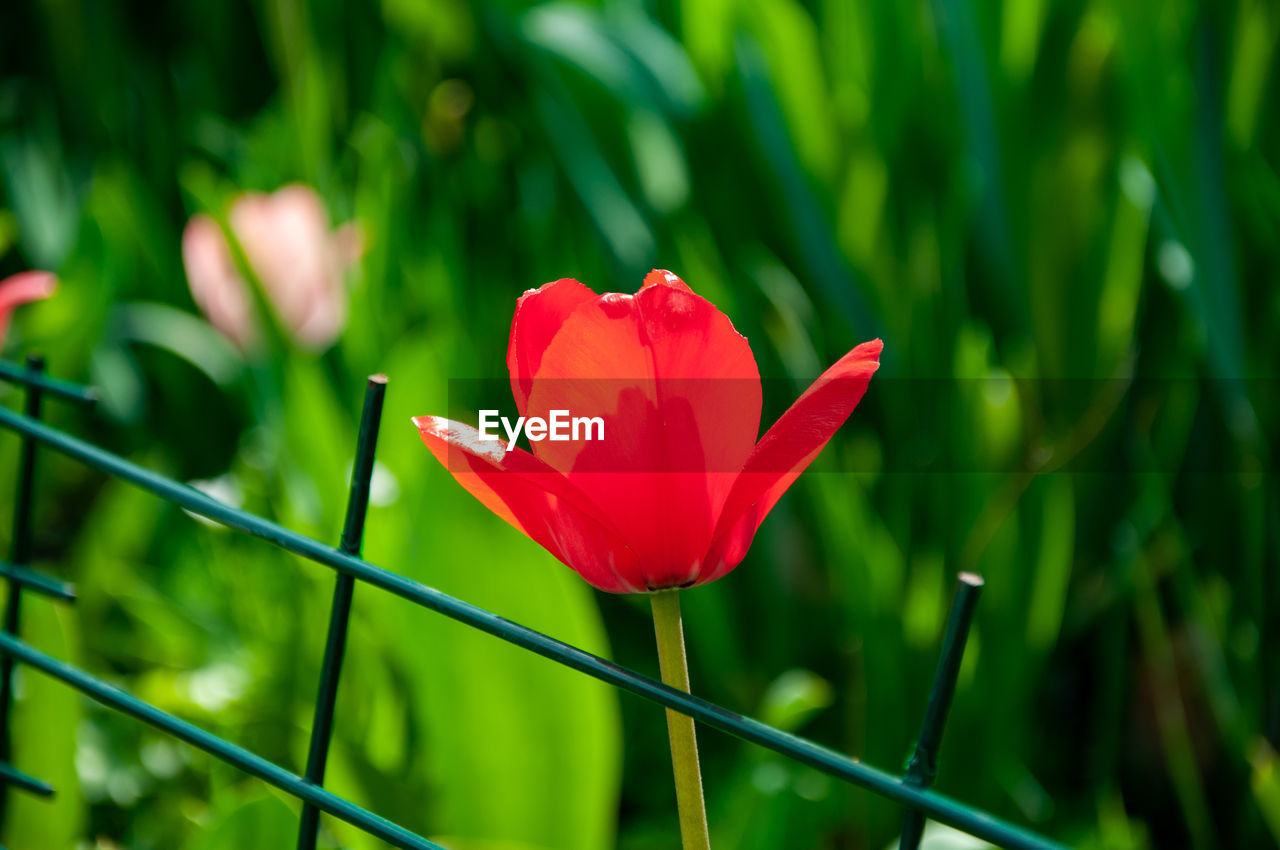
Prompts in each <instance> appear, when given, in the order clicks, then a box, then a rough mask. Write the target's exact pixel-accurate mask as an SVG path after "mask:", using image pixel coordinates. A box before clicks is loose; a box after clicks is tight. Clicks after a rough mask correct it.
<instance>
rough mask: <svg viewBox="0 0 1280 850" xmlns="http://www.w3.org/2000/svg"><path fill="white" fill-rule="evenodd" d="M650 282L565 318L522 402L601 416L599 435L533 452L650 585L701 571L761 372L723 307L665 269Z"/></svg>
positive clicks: (541, 410)
mask: <svg viewBox="0 0 1280 850" xmlns="http://www.w3.org/2000/svg"><path fill="white" fill-rule="evenodd" d="M659 275H661V278H660V279H659V277H658V276H659ZM649 281H650V282H649V284H648V285H646V286H644V287H642V288H641V290H640V291H639V292H638V293H636V294H635V295H620V294H616V293H609V294H606V295H602V296H600V297H599V298H595V299H593V300H591V301H589V302H586V303H584V304H581V305H580V306H578V307H577V309H575V310H574V311H573V313H572V314H571V315H569V317H568V318H567V319H565V320H564V323H563V325H562V326H561V327H560V329H559V332H558V333H556V334H555V335H554V338H553V339H552V341H551V343H550V345H548V346H547V347H546V349H545V351H544V352H543V354H542V358H541V361H540V363H539V367H538V369H537V372H536V379H535V381H534V382H533V385H532V386H531V388H530V395H529V399H528V404H527V411H526V412H527V414H528V415H530V416H541V417H544V418H545V417H547V416H548V414H549V412H550V411H552V410H566V411H569V415H571V416H574V417H579V416H589V417H596V416H598V417H601V418H602V419H603V420H604V439H603V440H597V441H586V440H578V441H569V442H551V441H550V440H543V441H541V442H535V443H533V450H534V453H535V454H537V456H538V457H539V458H541V459H543V460H545V461H546V462H547V463H548V464H550V465H551V466H552V467H554V468H556V469H559V470H561V471H562V472H564V473H565V474H566V475H567V476H568V478H569V480H570V481H571V482H572V483H573V484H574V486H575V487H577V488H578V489H579V490H581V491H582V492H583V493H584V494H585V495H586V496H587V497H588V498H589V499H590V500H591V501H592V502H593V503H594V504H595V505H596V506H597V507H598V508H599V509H600V511H601V512H602V513H603V514H604V515H605V516H607V517H608V518H609V520H610V521H611V523H612V524H613V526H614V527H615V528H617V529H618V530H619V532H621V534H622V537H623V539H624V540H625V541H626V542H627V543H628V544H629V545H630V547H631V548H632V549H633V550H634V551H635V552H636V553H637V555H638V556H639V558H640V564H641V569H642V570H643V572H644V575H645V578H646V581H647V583H648V586H649V587H651V588H657V587H667V586H672V585H679V584H684V583H687V582H688V581H690V580H692V579H693V578H694V577H695V576H696V575H697V574H698V571H699V569H700V566H701V558H702V555H703V554H704V553H705V552H706V551H707V546H708V545H709V544H710V542H711V535H712V532H713V530H714V529H715V526H716V518H717V517H718V516H719V514H720V509H721V506H722V505H723V504H724V501H725V499H726V498H727V496H728V494H729V490H730V488H731V487H732V485H733V481H734V479H735V477H736V473H737V471H738V470H740V469H741V468H742V464H743V463H745V461H746V459H747V457H748V456H749V455H750V453H751V450H752V448H753V447H754V445H755V438H756V435H757V434H758V433H759V427H760V374H759V371H758V370H757V368H756V363H755V358H754V357H753V356H752V354H751V348H750V346H749V345H748V344H747V341H746V339H744V338H743V337H742V336H741V335H740V334H739V333H738V332H737V331H736V330H734V328H733V325H732V324H731V323H730V321H729V319H728V318H727V317H726V316H725V315H724V314H723V313H721V312H720V311H719V310H717V309H716V308H715V307H714V306H713V305H712V304H711V303H709V302H708V301H706V300H705V299H703V298H701V297H699V296H697V295H695V294H694V293H693V292H691V291H690V290H689V288H688V287H687V286H685V285H684V284H683V282H681V281H680V280H679V279H678V278H675V276H674V275H671V276H670V277H668V276H666V275H665V274H662V273H660V272H653V273H651V274H650V276H649Z"/></svg>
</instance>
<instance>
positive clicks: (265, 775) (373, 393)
mask: <svg viewBox="0 0 1280 850" xmlns="http://www.w3.org/2000/svg"><path fill="white" fill-rule="evenodd" d="M0 379H2V380H5V381H8V382H11V383H16V384H19V385H21V386H22V387H24V388H25V400H24V407H23V412H22V413H21V414H19V413H15V412H13V411H11V410H8V409H7V408H2V407H0V426H3V427H4V428H6V429H8V430H10V431H13V432H15V433H16V434H18V435H19V436H20V438H21V440H22V448H21V454H20V456H19V466H18V476H17V479H18V480H17V489H16V494H15V499H14V510H13V516H14V520H13V521H14V525H13V544H12V552H11V553H10V560H9V562H7V563H3V562H0V577H3V578H4V579H5V580H6V581H7V584H8V604H7V606H6V609H5V617H4V622H3V631H2V632H0V826H2V825H3V817H4V801H5V800H6V799H7V796H8V793H9V789H10V788H13V789H15V790H18V791H21V792H23V793H28V794H35V795H38V796H46V797H47V796H51V795H53V794H54V793H55V789H53V788H52V787H50V786H49V785H48V784H47V783H45V782H43V781H41V780H40V779H39V778H37V777H33V776H30V775H28V774H26V773H24V772H23V771H22V770H21V769H20V768H19V767H17V766H16V765H15V764H13V763H12V762H13V761H14V757H13V755H14V754H13V748H12V741H11V740H10V710H11V707H12V704H13V699H14V693H13V688H12V685H13V672H14V667H15V665H16V664H22V665H25V666H27V667H30V668H32V669H34V670H38V671H40V672H41V673H43V674H45V675H48V676H51V677H53V678H54V679H56V680H59V681H61V682H63V683H64V684H66V685H68V686H69V687H71V688H74V689H75V690H78V691H80V692H81V693H83V694H85V695H86V696H88V697H90V698H91V699H93V700H96V701H97V702H99V703H101V704H103V705H104V706H107V707H108V708H110V709H113V710H116V711H119V712H122V713H124V714H127V715H129V716H131V717H134V718H136V719H138V720H140V721H142V722H143V723H146V724H149V725H150V726H153V727H155V728H157V729H159V730H161V731H163V732H165V733H167V734H169V735H171V736H173V737H174V738H177V739H178V740H181V741H183V742H185V743H187V744H189V745H191V746H193V747H196V748H198V749H200V750H203V751H205V752H206V753H209V754H210V755H212V756H214V757H215V758H218V759H220V760H222V761H224V762H226V763H228V764H231V765H234V766H235V767H237V768H239V769H241V770H243V771H245V772H246V773H249V774H251V775H253V776H256V777H257V778H259V779H261V780H262V781H264V782H266V783H268V784H270V785H272V786H274V787H276V788H278V789H280V790H281V791H284V792H286V793H287V794H290V795H292V796H293V797H295V798H297V799H298V800H299V801H301V803H302V813H301V817H300V821H299V830H298V844H297V846H298V847H299V848H300V850H304V849H305V850H314V848H315V846H316V842H317V839H318V833H319V823H320V814H321V812H324V813H327V814H329V815H331V816H333V817H336V818H340V819H342V820H344V821H346V822H348V823H350V824H352V825H354V826H355V827H357V828H359V829H361V830H363V831H365V832H367V833H368V834H370V835H373V836H376V837H377V838H380V839H382V840H384V841H386V842H388V843H389V844H391V845H393V846H395V847H402V848H413V850H423V849H424V848H438V847H440V846H441V845H439V844H437V843H435V842H432V841H430V840H428V839H427V838H425V837H423V836H421V835H418V834H416V833H414V832H412V831H410V830H408V829H405V828H404V827H401V826H399V825H397V824H395V823H392V822H391V821H389V820H387V819H385V818H383V817H380V816H379V815H377V814H375V813H373V812H370V811H368V810H367V809H364V808H362V807H360V806H358V805H356V804H354V803H352V802H350V801H349V800H346V799H344V798H342V797H340V796H338V795H336V794H333V793H332V792H330V791H327V790H326V789H325V788H324V777H325V765H326V761H327V758H328V752H329V742H330V738H331V734H332V730H333V724H334V706H335V702H336V696H337V693H338V687H339V680H340V674H341V668H342V661H343V657H344V655H345V646H346V635H347V625H348V619H349V615H350V610H351V602H352V597H353V594H354V591H355V587H356V583H357V582H360V583H363V584H367V585H372V586H373V587H376V588H379V589H381V590H383V591H386V592H389V593H392V594H394V595H396V596H399V597H400V598H402V599H404V600H406V601H408V602H410V603H413V604H416V605H418V606H421V607H423V608H426V609H428V610H430V611H432V612H434V613H437V614H441V615H444V616H446V617H449V618H451V619H453V620H456V621H458V622H461V623H464V624H466V625H467V626H470V627H471V628H475V629H478V630H480V631H483V632H486V633H488V634H490V635H493V636H494V637H497V638H499V639H501V640H504V641H507V642H509V643H512V644H514V645H516V646H518V647H521V648H523V649H525V650H527V651H529V652H533V653H535V654H538V655H541V656H543V657H545V658H548V659H551V660H552V661H555V662H557V663H559V664H563V665H565V666H567V667H570V668H572V669H574V670H577V671H579V672H581V673H584V674H586V675H588V676H592V677H594V678H596V679H599V680H601V681H603V682H606V683H608V684H610V685H612V686H614V687H616V688H619V689H622V690H625V691H628V692H630V693H633V694H636V695H638V696H640V697H642V698H644V699H646V700H649V701H651V702H654V703H657V704H659V705H661V706H664V707H666V708H670V709H674V710H675V711H678V712H681V713H683V714H686V715H688V716H690V717H692V718H694V720H696V721H698V722H699V723H702V724H704V725H706V726H710V727H713V728H715V729H719V730H720V731H722V732H726V733H728V734H730V735H734V736H736V737H738V738H741V739H743V740H745V741H748V742H751V743H753V744H756V745H759V746H762V747H765V748H767V749H770V750H773V751H774V752H777V753H779V754H781V755H783V756H785V757H787V758H789V759H792V760H794V761H796V762H799V763H802V764H805V765H809V766H810V767H813V768H815V769H817V770H819V771H822V772H824V773H826V774H829V775H830V776H833V777H835V778H837V779H839V780H842V781H843V782H846V783H849V784H851V785H854V786H858V787H862V788H865V789H868V790H870V791H872V792H874V793H876V794H879V795H881V796H883V797H886V798H888V799H890V800H893V801H895V802H897V803H900V804H902V805H903V806H904V807H906V814H905V816H904V820H903V828H902V839H901V843H900V846H901V847H902V848H904V850H913V848H915V847H917V846H918V845H919V842H920V838H921V834H922V830H923V825H924V821H925V819H926V818H928V819H933V820H937V821H939V822H941V823H944V824H947V825H949V826H952V827H954V828H956V829H959V830H961V831H963V832H966V833H969V834H970V835H973V836H975V837H978V838H981V839H984V840H986V841H989V842H991V843H993V844H996V845H998V846H1001V847H1009V848H1027V850H1048V848H1059V847H1061V845H1059V844H1058V843H1056V842H1054V841H1052V840H1050V839H1047V838H1045V837H1042V836H1040V835H1037V834H1036V833H1034V832H1032V831H1030V830H1028V829H1025V828H1023V827H1020V826H1018V825H1016V824H1012V823H1009V822H1007V821H1005V820H1002V819H1000V818H998V817H996V816H994V815H991V814H989V813H987V812H985V811H983V810H981V809H978V808H975V807H973V806H969V805H966V804H964V803H962V802H959V801H957V800H953V799H951V798H949V797H946V796H944V795H941V794H938V793H936V792H934V791H931V790H929V785H930V784H932V782H933V778H934V776H935V774H936V771H937V760H938V748H939V744H940V742H941V737H942V729H943V725H944V723H945V720H946V714H947V710H948V708H949V706H950V703H951V699H952V695H953V694H954V690H955V683H956V676H957V674H958V672H959V668H960V660H961V657H962V654H963V651H964V645H965V640H966V637H967V635H968V630H969V624H970V622H971V619H972V615H973V610H974V605H975V604H976V601H977V598H978V594H979V591H980V590H981V586H982V580H981V579H980V578H978V577H976V576H973V575H970V574H962V575H961V576H960V577H959V581H958V585H957V591H956V595H955V599H954V601H953V604H952V609H951V614H950V616H949V618H948V622H947V628H946V632H945V634H944V638H943V645H942V648H941V654H940V658H939V662H938V667H937V672H936V674H935V677H934V682H933V687H932V689H931V691H930V694H929V700H928V703H927V705H926V707H925V710H924V719H923V722H922V727H921V731H920V734H919V737H918V739H917V741H916V745H915V749H914V753H913V755H912V758H911V760H910V762H909V764H908V766H907V770H906V772H905V774H903V775H901V776H899V775H895V774H892V773H889V772H887V771H884V770H880V769H878V768H875V767H871V766H869V765H866V764H863V763H862V762H860V761H858V760H857V759H855V758H851V757H849V756H846V755H844V754H842V753H839V752H836V751H834V750H831V749H829V748H826V747H823V746H821V745H819V744H816V743H814V742H812V741H809V740H806V739H804V738H801V737H799V736H796V735H793V734H791V733H788V732H783V731H781V730H779V729H776V728H773V727H771V726H768V725H766V724H764V723H761V722H760V721H758V720H754V719H752V718H749V717H744V716H742V715H740V714H737V713H735V712H733V711H730V710H728V709H726V708H723V707H722V706H719V705H717V704H715V703H711V702H708V701H706V700H703V699H699V698H698V697H696V696H692V695H690V694H687V693H685V692H683V691H679V690H676V689H674V688H671V687H668V686H666V685H664V684H662V683H661V682H658V681H656V680H654V679H651V678H649V677H647V676H643V675H641V674H639V673H636V672H635V671H633V670H630V669H628V668H625V667H621V666H619V665H617V664H614V663H612V662H610V661H608V660H606V659H604V658H601V657H599V656H597V655H593V654H591V653H589V652H585V651H583V650H581V649H578V648H577V647H574V646H571V645H569V644H566V643H563V642H561V641H558V640H556V639H554V638H552V637H549V636H548V635H545V634H542V633H541V632H538V631H535V630H534V629H530V628H527V627H525V626H522V625H519V624H518V623H513V622H511V621H509V620H506V619H504V618H502V617H500V616H498V615H497V614H494V613H492V612H489V611H486V610H484V609H482V608H478V607H476V606H474V605H471V604H468V603H467V602H464V601H462V600H460V599H457V598H454V597H452V596H449V595H448V594H445V593H442V592H440V591H438V590H436V589H434V588H431V587H429V586H427V585H424V584H421V583H419V582H416V581H413V580H410V579H408V578H405V577H404V576H401V575H398V574H397V573H394V572H391V571H389V570H386V569H383V568H381V567H379V566H376V565H374V564H371V563H369V562H367V561H365V560H364V559H363V558H361V556H360V552H361V544H362V540H363V534H364V519H365V513H366V510H367V507H368V503H369V486H370V478H371V475H372V471H373V462H374V454H375V448H376V445H377V438H378V425H379V421H380V418H381V412H382V400H383V396H384V393H385V392H386V387H387V379H386V377H385V376H382V375H374V376H372V377H371V378H369V381H368V384H367V387H366V392H365V399H364V408H363V413H362V416H361V421H360V429H359V433H358V437H357V444H356V449H355V462H354V465H353V470H352V475H351V482H350V490H349V496H348V502H347V514H346V521H345V523H344V527H343V530H342V533H341V536H340V540H339V544H338V546H336V547H335V546H331V545H328V544H325V543H322V542H321V541H318V540H315V539H312V538H310V537H307V536H304V535H301V534H298V533H296V532H294V531H291V530H289V529H287V528H284V527H283V526H281V525H278V524H277V523H274V522H272V521H270V520H268V519H265V518H263V517H260V516H257V515H255V514H253V513H250V512H247V511H244V510H241V509H238V508H235V507H231V506H230V505H227V504H225V503H223V502H220V501H218V500H217V499H215V498H213V497H211V496H209V495H207V494H205V493H203V492H201V491H199V490H196V489H195V488H193V487H191V486H189V485H187V484H184V483H181V482H179V481H176V480H173V479H171V478H168V477H166V476H164V475H161V474H159V473H156V472H154V471H152V470H149V469H147V468H145V467H142V466H139V465H137V464H135V463H132V462H131V461H129V460H126V459H125V458H122V457H120V456H118V455H115V454H113V453H111V452H108V451H105V450H103V449H101V448H99V447H97V446H95V445H93V444H92V443H89V442H87V441H85V440H83V439H80V438H78V437H75V436H73V435H71V434H68V433H65V432H64V431H61V430H59V429H56V428H53V427H50V426H49V425H47V424H44V423H43V422H41V421H40V415H41V408H42V403H43V400H44V399H45V398H46V397H49V398H53V399H57V400H59V401H65V402H69V403H72V404H77V405H81V406H84V407H86V408H89V407H92V406H93V405H94V403H95V401H96V395H95V393H94V391H93V390H92V389H91V388H88V387H84V386H80V385H78V384H74V383H71V382H68V381H64V380H60V379H57V378H53V377H50V376H48V375H46V374H45V373H44V364H43V361H42V360H41V359H40V358H38V357H29V358H28V360H27V363H26V365H25V366H22V365H19V364H15V363H6V362H0ZM40 446H43V447H45V448H47V449H52V450H53V451H56V452H59V453H61V454H63V455H65V456H67V457H70V458H72V459H74V460H76V461H79V462H80V463H82V464H84V465H85V466H87V467H90V468H93V469H96V470H98V471H99V472H101V473H104V474H106V475H108V476H112V477H114V478H117V479H120V480H122V481H126V482H129V483H131V484H134V485H136V486H138V487H141V488H142V489H144V490H147V491H150V492H151V493H153V494H155V495H156V496H159V497H160V498H162V499H165V500H167V501H169V502H171V503H173V504H175V505H177V506H179V507H182V508H184V509H185V510H187V511H190V512H191V513H193V514H196V515H199V516H202V517H205V518H207V519H210V520H213V521H215V522H218V523H221V524H222V525H224V526H227V527H228V528H231V529H234V530H236V531H239V532H242V533H244V534H247V535H250V536H252V537H257V538H260V539H262V540H265V541H267V542H268V543H271V544H274V545H275V546H278V547H280V548H282V549H284V550H286V551H288V552H292V553H294V554H296V555H300V556H302V557H303V558H306V559H308V560H310V561H313V562H315V563H317V564H320V565H322V566H326V567H329V568H330V569H332V570H334V571H335V573H336V576H335V583H334V594H333V604H332V606H331V609H330V619H329V626H328V636H327V640H326V643H325V651H324V660H323V663H322V666H321V673H320V682H319V686H318V690H317V696H316V703H315V714H314V720H313V723H312V729H311V738H310V747H309V749H308V755H307V761H306V768H305V771H304V773H303V774H302V775H301V776H300V775H298V774H296V773H294V772H292V771H290V770H288V769H287V768H285V767H282V766H281V765H279V764H276V763H274V762H271V761H269V760H267V759H264V758H262V757H260V756H258V755H256V754H254V753H253V752H251V751H249V750H247V749H245V748H244V747H241V746H238V745H237V744H235V743H232V742H231V741H228V740H226V739H225V738H221V737H219V736H217V735H214V734H212V733H210V732H209V731H207V730H205V729H202V728H200V727H198V726H196V725H194V724H192V723H189V722H187V721H185V720H182V719H181V718H178V717H176V716H174V715H172V714H169V713H167V712H165V711H163V710H161V709H159V708H157V707H156V706H154V705H151V704H149V703H147V702H145V701H144V700H141V699H139V698H138V697H136V696H134V695H132V694H130V693H128V692H126V691H124V690H121V689H120V688H117V687H115V686H113V685H111V684H109V683H107V682H104V681H102V680H101V679H99V678H97V677H95V676H93V675H91V674H89V673H87V672H85V671H84V670H81V669H78V668H76V667H74V666H72V665H70V664H67V663H65V662H63V661H61V660H59V659H56V658H54V657H52V656H50V655H48V654H46V653H44V652H41V651H40V650H39V649H37V648H35V647H33V646H31V645H29V644H27V643H25V642H23V640H22V639H21V635H20V626H21V600H22V594H23V593H24V592H32V593H39V594H44V595H46V596H49V597H51V598H54V599H57V600H61V601H63V602H72V601H74V599H75V589H74V587H73V586H72V585H70V584H68V583H67V582H65V581H62V580H60V579H57V578H54V577H51V576H48V575H45V574H44V573H41V572H38V571H37V570H34V569H32V568H31V567H30V566H29V564H30V560H31V541H32V534H33V529H34V527H35V518H34V517H33V516H32V508H33V504H34V501H33V495H34V487H35V462H36V449H37V447H40ZM67 734H72V733H71V731H68V732H67ZM0 850H3V848H0Z"/></svg>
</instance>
